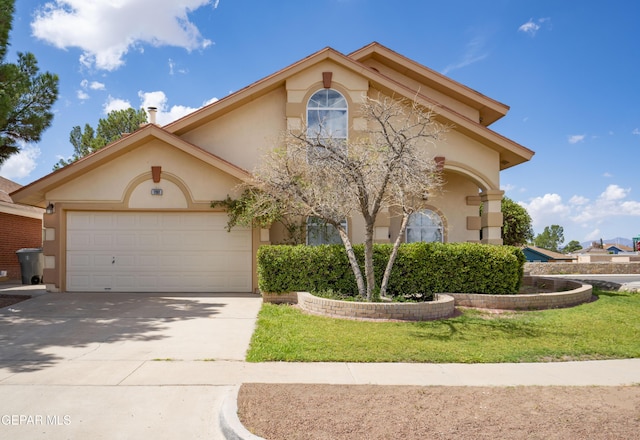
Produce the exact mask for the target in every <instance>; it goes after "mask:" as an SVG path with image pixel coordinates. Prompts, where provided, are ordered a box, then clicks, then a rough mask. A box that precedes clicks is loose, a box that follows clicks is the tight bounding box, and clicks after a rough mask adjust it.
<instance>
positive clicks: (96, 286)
mask: <svg viewBox="0 0 640 440" xmlns="http://www.w3.org/2000/svg"><path fill="white" fill-rule="evenodd" d="M226 224H227V215H226V214H224V213H168V212H162V213H160V212H69V213H68V214H67V290H68V291H71V292H73V291H76V292H78V291H86V292H96V291H99V292H102V291H113V292H250V291H251V280H252V276H251V275H252V274H251V231H250V230H249V229H248V228H234V229H233V230H232V231H231V232H227V230H226V229H225V227H226Z"/></svg>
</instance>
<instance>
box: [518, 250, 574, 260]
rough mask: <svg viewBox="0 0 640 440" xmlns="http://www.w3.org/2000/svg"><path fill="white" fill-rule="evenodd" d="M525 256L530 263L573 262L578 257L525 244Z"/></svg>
mask: <svg viewBox="0 0 640 440" xmlns="http://www.w3.org/2000/svg"><path fill="white" fill-rule="evenodd" d="M522 251H523V252H524V256H525V258H526V259H527V261H528V262H530V263H557V262H560V263H571V262H573V261H574V260H575V259H576V257H572V256H570V255H565V254H561V253H558V252H553V251H549V250H547V249H542V248H539V247H536V246H525V247H523V248H522Z"/></svg>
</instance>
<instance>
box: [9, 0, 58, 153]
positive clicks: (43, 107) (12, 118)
mask: <svg viewBox="0 0 640 440" xmlns="http://www.w3.org/2000/svg"><path fill="white" fill-rule="evenodd" d="M13 13H14V0H0V164H1V163H3V162H4V161H5V160H6V159H7V158H8V157H9V156H11V155H12V154H15V153H18V152H19V151H20V143H23V142H38V141H39V140H40V138H41V135H42V132H43V131H44V130H45V129H47V128H48V127H49V126H50V125H51V122H52V120H53V113H52V112H51V107H52V106H53V104H54V103H55V101H56V99H58V76H57V75H55V74H52V73H49V72H45V73H39V68H38V61H37V60H36V57H35V56H34V55H33V54H32V53H18V61H17V63H8V62H6V60H5V57H6V55H7V48H8V46H9V33H10V31H11V27H12V22H13Z"/></svg>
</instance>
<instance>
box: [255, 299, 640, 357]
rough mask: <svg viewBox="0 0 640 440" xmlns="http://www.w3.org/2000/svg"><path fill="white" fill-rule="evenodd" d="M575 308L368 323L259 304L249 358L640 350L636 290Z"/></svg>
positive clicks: (621, 353) (623, 353) (631, 353)
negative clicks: (260, 306) (259, 308)
mask: <svg viewBox="0 0 640 440" xmlns="http://www.w3.org/2000/svg"><path fill="white" fill-rule="evenodd" d="M594 293H595V294H596V295H597V297H598V300H597V301H594V302H590V303H588V304H582V305H580V306H577V307H572V308H566V309H555V310H543V311H528V312H506V313H501V314H491V313H488V312H485V311H480V310H472V309H466V310H462V314H461V315H460V316H457V317H455V318H451V319H446V320H441V321H425V322H415V323H407V322H371V321H353V320H343V319H333V318H325V317H320V316H312V315H307V314H304V313H303V312H301V311H300V310H298V309H297V308H295V307H292V306H282V305H280V306H278V305H273V304H264V305H263V307H262V310H261V311H260V314H259V316H258V324H257V328H256V331H255V332H254V334H253V337H252V340H251V346H250V348H249V352H248V354H247V360H248V361H250V362H265V361H289V362H432V363H449V362H452V363H482V362H487V363H488V362H492V363H493V362H548V361H566V360H588V359H616V358H620V359H621V358H636V357H640V294H639V293H629V292H604V291H596V292H594Z"/></svg>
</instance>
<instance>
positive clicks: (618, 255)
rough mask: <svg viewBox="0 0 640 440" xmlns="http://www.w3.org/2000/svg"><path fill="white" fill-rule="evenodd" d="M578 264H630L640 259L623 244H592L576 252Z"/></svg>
mask: <svg viewBox="0 0 640 440" xmlns="http://www.w3.org/2000/svg"><path fill="white" fill-rule="evenodd" d="M574 255H576V256H577V258H578V263H628V262H631V261H640V257H638V256H637V255H636V253H635V252H633V249H632V248H630V247H629V246H624V245H621V244H602V245H601V244H600V243H598V242H594V243H592V245H591V246H589V247H588V248H584V249H580V250H577V251H576V252H574Z"/></svg>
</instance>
